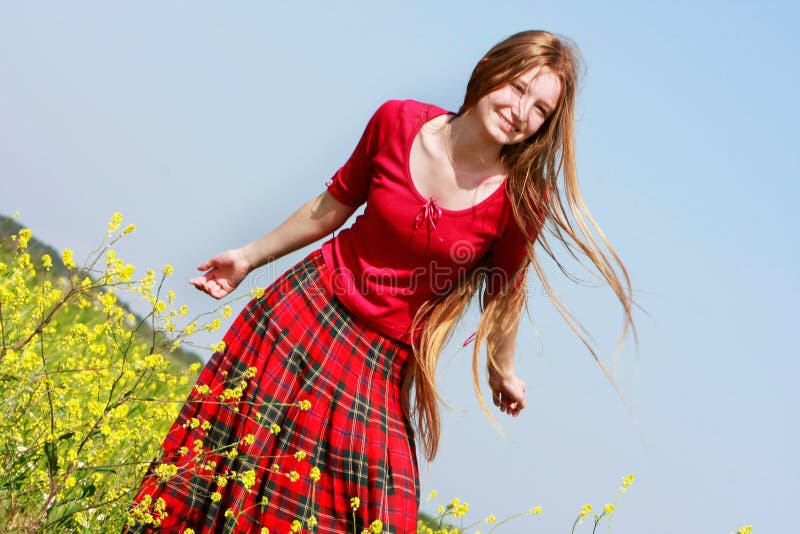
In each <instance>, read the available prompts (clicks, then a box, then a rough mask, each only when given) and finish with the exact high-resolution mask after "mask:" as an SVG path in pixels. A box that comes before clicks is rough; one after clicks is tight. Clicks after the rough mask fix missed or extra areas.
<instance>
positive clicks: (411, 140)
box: [403, 104, 508, 216]
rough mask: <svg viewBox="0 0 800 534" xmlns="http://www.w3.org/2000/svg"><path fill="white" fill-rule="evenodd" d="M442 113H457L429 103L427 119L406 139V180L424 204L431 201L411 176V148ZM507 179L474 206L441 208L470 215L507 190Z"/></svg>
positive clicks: (413, 129)
mask: <svg viewBox="0 0 800 534" xmlns="http://www.w3.org/2000/svg"><path fill="white" fill-rule="evenodd" d="M431 110H433V113H431ZM442 115H456V114H455V113H453V112H452V111H448V110H446V109H443V108H440V107H438V106H434V105H432V104H428V105H427V107H426V109H425V120H424V121H422V122H421V123H420V125H419V127H417V128H412V129H411V133H410V134H409V136H408V138H407V139H406V147H405V159H404V161H403V171H404V173H405V175H406V182H407V183H408V187H409V189H410V190H411V193H412V194H413V195H414V196H415V197H417V200H419V201H420V202H422V203H423V204H427V203H428V202H429V201H430V199H428V198H425V196H424V195H423V194H422V193H420V192H419V189H417V185H416V184H415V183H414V178H413V177H412V176H411V148H412V147H413V146H414V139H415V138H416V137H417V134H419V132H420V131H422V128H423V127H424V126H425V125H426V124H428V123H429V122H431V121H432V120H433V119H435V118H436V117H440V116H442ZM507 181H508V178H504V179H503V182H502V183H501V184H500V185H499V186H497V188H496V189H495V190H494V191H492V192H491V194H489V196H488V197H486V198H484V199H483V200H481V201H480V202H478V203H477V204H473V205H472V206H470V207H468V208H463V209H459V210H453V209H448V208H443V207H442V206H439V209H441V210H442V213H446V214H447V215H452V216H459V215H469V214H470V213H472V212H474V211H475V210H476V209H478V208H479V207H481V206H483V205H484V204H488V203H489V202H491V201H492V200H493V199H494V197H496V196H497V195H498V194H499V193H500V192H502V191H503V190H505V188H506V182H507ZM436 204H437V206H438V205H439V203H438V202H436Z"/></svg>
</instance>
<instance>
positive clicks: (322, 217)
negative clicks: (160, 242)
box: [189, 191, 356, 299]
mask: <svg viewBox="0 0 800 534" xmlns="http://www.w3.org/2000/svg"><path fill="white" fill-rule="evenodd" d="M355 210H356V208H354V207H352V206H348V205H347V204H343V203H341V202H339V201H338V200H336V199H335V198H333V197H332V196H331V195H330V193H328V192H327V191H325V192H324V193H322V194H321V195H319V196H317V197H314V198H313V199H311V200H309V201H308V202H306V203H305V204H304V205H303V206H301V207H300V209H298V210H297V211H295V212H294V213H293V214H292V215H290V216H289V218H288V219H286V220H285V221H283V223H281V224H280V226H278V227H277V228H276V229H275V230H273V231H272V232H270V233H268V234H267V235H265V236H264V237H262V238H260V239H257V240H256V241H253V242H252V243H249V244H247V245H245V246H243V247H241V248H237V249H231V250H226V251H225V252H221V253H219V254H217V255H216V256H214V257H213V258H211V259H209V260H208V261H206V262H205V263H203V264H201V265H199V266H198V267H197V269H198V270H200V271H206V273H205V274H203V275H201V276H198V277H195V278H192V279H191V280H189V283H190V284H192V285H194V286H195V287H196V288H197V289H199V290H200V291H204V292H206V293H208V294H209V295H211V296H212V297H214V298H216V299H219V298H222V297H224V296H225V295H228V294H229V293H230V292H231V291H233V290H234V289H236V287H237V286H238V285H239V284H240V283H241V282H242V280H244V278H245V277H246V276H247V275H248V274H249V273H250V272H251V271H253V270H254V269H257V268H259V267H261V266H262V265H265V264H267V263H269V262H271V261H274V260H276V259H278V258H280V257H282V256H284V255H286V254H289V253H290V252H294V251H295V250H298V249H300V248H303V247H304V246H306V245H309V244H311V243H313V242H314V241H317V240H318V239H320V238H321V237H323V236H325V235H327V234H329V233H331V232H333V231H334V230H336V229H337V228H339V227H340V226H341V225H342V224H344V222H345V221H346V220H347V219H348V218H349V217H350V215H352V214H353V212H354V211H355Z"/></svg>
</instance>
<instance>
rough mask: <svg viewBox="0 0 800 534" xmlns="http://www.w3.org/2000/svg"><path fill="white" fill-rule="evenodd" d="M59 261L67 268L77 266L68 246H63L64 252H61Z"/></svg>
mask: <svg viewBox="0 0 800 534" xmlns="http://www.w3.org/2000/svg"><path fill="white" fill-rule="evenodd" d="M61 261H62V262H63V263H64V267H66V268H67V269H74V268H75V267H77V265H76V264H75V260H74V259H73V258H72V250H70V249H68V248H65V249H64V252H62V253H61Z"/></svg>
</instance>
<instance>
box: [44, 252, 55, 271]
mask: <svg viewBox="0 0 800 534" xmlns="http://www.w3.org/2000/svg"><path fill="white" fill-rule="evenodd" d="M52 266H53V258H51V257H50V254H42V268H43V269H45V270H48V269H50V268H51V267H52Z"/></svg>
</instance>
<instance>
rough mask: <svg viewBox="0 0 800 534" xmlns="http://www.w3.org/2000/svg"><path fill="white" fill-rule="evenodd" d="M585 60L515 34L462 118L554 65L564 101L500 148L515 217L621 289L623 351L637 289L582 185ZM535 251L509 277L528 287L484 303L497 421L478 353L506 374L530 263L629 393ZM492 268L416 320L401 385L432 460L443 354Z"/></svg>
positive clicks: (470, 96)
mask: <svg viewBox="0 0 800 534" xmlns="http://www.w3.org/2000/svg"><path fill="white" fill-rule="evenodd" d="M578 62H579V55H578V52H577V48H576V47H575V46H574V45H573V44H572V43H570V42H569V41H568V40H567V39H565V38H563V37H557V36H555V35H553V34H551V33H548V32H544V31H525V32H520V33H517V34H514V35H512V36H511V37H509V38H507V39H505V40H503V41H501V42H500V43H498V44H496V45H495V46H494V47H492V49H491V50H489V52H487V53H486V55H485V56H484V57H483V58H482V59H481V60H480V61H479V62H478V64H477V65H476V66H475V69H474V70H473V72H472V75H471V76H470V79H469V82H468V84H467V90H466V94H465V96H464V102H463V104H462V106H461V108H460V110H459V115H461V114H463V113H464V112H465V111H466V110H468V109H470V108H471V107H472V106H474V105H475V104H476V103H477V102H478V100H480V99H481V98H482V97H483V96H485V95H486V94H488V93H490V92H492V91H494V90H495V89H498V88H500V87H501V86H503V85H505V84H507V83H509V82H510V81H511V80H513V79H514V78H516V77H517V76H519V75H521V74H523V73H525V72H527V71H529V70H530V69H533V68H537V67H538V68H546V69H548V70H549V71H550V72H552V73H553V74H555V75H556V76H557V77H558V78H559V80H560V81H561V95H560V98H559V102H558V104H557V106H556V108H555V110H553V113H552V114H551V115H550V117H548V119H547V120H546V121H545V122H544V124H542V126H541V127H540V128H539V130H538V131H537V132H536V133H535V134H534V135H533V136H531V137H530V138H528V139H526V140H525V141H523V142H521V143H518V144H514V145H505V146H504V147H503V148H502V150H501V152H500V161H501V163H502V164H503V166H504V168H505V169H506V175H507V179H506V180H507V183H506V188H507V191H508V195H509V199H510V201H511V206H512V211H513V214H514V219H515V221H516V223H517V224H518V225H519V227H520V228H521V229H523V230H524V231H525V232H526V235H530V234H531V233H532V232H531V229H533V230H534V231H536V230H537V229H540V228H542V226H543V225H546V228H547V230H548V231H549V232H550V233H551V234H552V235H553V236H555V238H556V239H557V240H558V241H559V242H561V243H563V244H564V245H565V248H566V249H567V250H568V251H569V252H570V254H571V255H572V257H573V258H575V259H576V260H578V261H579V262H580V258H579V257H578V255H582V256H583V257H585V258H588V259H589V261H590V262H591V263H592V264H593V265H594V267H595V269H596V271H597V272H598V273H599V275H600V277H601V279H602V280H603V281H604V282H605V283H607V284H608V285H609V287H610V288H611V289H612V290H613V292H614V294H615V295H616V297H617V298H618V299H619V301H620V303H621V304H622V307H623V312H624V324H623V328H622V334H621V336H620V345H621V343H622V341H623V340H624V338H625V336H626V335H627V333H628V330H629V329H631V331H632V332H633V335H634V339H636V330H635V327H634V324H633V318H632V314H631V311H632V307H633V298H632V288H631V283H630V278H629V276H628V272H627V270H626V269H625V266H624V265H623V264H622V261H621V260H620V259H619V257H618V256H617V254H616V253H615V252H614V249H613V247H612V246H611V244H610V243H609V242H608V240H607V239H606V237H605V235H604V234H603V232H602V230H601V229H600V227H599V226H598V225H597V223H596V222H595V220H594V218H592V216H591V214H590V213H589V210H588V209H587V208H586V205H585V204H584V202H583V199H582V198H581V194H580V190H579V188H578V177H577V170H576V164H575V139H574V133H573V130H574V120H575V118H574V117H575V100H576V93H577V85H578ZM559 176H561V177H562V180H563V187H559V184H558V179H559ZM562 197H563V200H562ZM564 200H565V201H566V209H565V205H564V203H563V202H564ZM587 220H588V221H589V223H590V224H591V226H592V227H593V228H594V230H595V231H596V232H597V235H598V236H599V238H600V240H601V241H602V244H603V245H604V246H605V249H604V248H603V247H601V245H600V243H599V242H598V240H597V239H596V238H595V237H594V236H593V235H592V233H591V231H590V229H589V226H588V225H587V222H586V221H587ZM576 228H577V231H576ZM536 241H538V242H539V243H541V244H542V248H544V250H545V252H546V253H547V254H548V256H550V257H551V258H553V260H554V261H555V262H556V264H557V265H558V266H559V268H560V269H561V271H562V272H564V273H565V274H566V275H567V276H568V277H569V278H570V279H572V280H576V279H575V277H573V276H572V275H571V274H570V273H569V272H568V271H567V270H566V268H565V267H564V266H563V265H562V264H561V263H560V262H559V261H558V260H557V259H556V258H555V255H554V254H553V251H552V249H551V247H550V246H549V244H548V243H547V240H546V238H545V236H544V232H542V231H539V232H538V235H537V238H536ZM533 245H534V242H533V241H531V242H529V243H528V250H527V257H526V258H525V260H524V261H523V262H522V264H521V265H520V266H519V268H518V272H517V276H515V277H513V278H511V280H520V279H521V283H519V284H518V285H516V284H513V283H511V284H508V283H507V284H506V286H505V287H504V288H503V289H502V290H501V291H500V292H499V293H498V294H496V295H494V296H493V297H492V298H491V299H490V300H489V301H488V302H487V303H486V306H485V309H483V313H482V316H481V319H480V323H479V325H478V330H477V333H476V336H475V344H474V348H473V354H472V376H473V386H474V388H475V394H476V395H477V397H478V400H479V401H480V404H481V407H482V408H483V411H484V413H485V414H486V416H487V417H488V418H489V420H490V421H491V422H493V423H494V418H493V417H492V415H491V413H490V412H489V408H488V406H487V405H486V402H485V401H484V400H483V395H482V392H481V387H480V377H479V362H480V351H481V347H482V345H483V343H484V342H485V343H486V345H487V352H488V356H487V366H488V367H490V368H494V369H495V370H499V369H498V366H497V364H496V362H495V358H494V353H495V349H496V347H497V346H498V344H499V343H500V342H501V341H502V340H503V339H504V338H505V337H506V336H507V334H508V333H509V332H511V331H512V330H513V328H514V327H515V325H516V324H517V322H518V321H519V318H520V315H521V313H522V309H523V307H524V306H525V304H526V298H525V296H526V293H527V291H526V283H525V279H526V275H527V273H528V270H529V268H530V267H531V266H533V269H534V271H535V272H536V275H537V276H538V278H539V280H540V281H541V283H542V286H543V288H544V290H545V291H546V292H547V294H548V296H549V297H550V300H551V302H552V303H553V305H554V306H555V308H556V309H557V310H558V312H559V313H560V314H561V316H562V317H563V318H564V319H565V320H566V321H567V323H568V324H569V326H570V328H572V330H573V331H574V332H575V333H576V335H578V337H579V338H580V339H581V341H582V342H583V343H584V345H585V346H586V347H587V348H588V350H589V351H590V352H591V354H592V356H593V357H594V359H595V361H596V362H597V364H598V365H599V366H600V368H601V369H602V371H603V373H604V374H605V375H606V377H607V378H608V380H609V381H610V382H611V384H612V386H613V387H614V388H615V390H616V391H617V393H618V394H619V395H620V397H622V393H621V391H620V390H619V388H618V387H617V385H616V383H615V382H614V379H613V378H612V376H611V375H610V373H609V372H608V371H607V369H606V368H605V366H604V365H603V363H602V361H601V360H600V359H599V357H598V356H597V354H596V352H595V350H594V349H593V348H592V346H591V344H590V343H589V342H588V341H587V338H586V336H585V335H584V333H585V330H584V329H583V327H582V326H581V325H580V324H579V323H578V321H577V320H576V319H575V317H574V316H573V315H572V313H571V312H570V311H569V310H568V309H567V308H566V307H565V306H564V305H563V304H562V303H561V302H560V301H559V299H558V298H557V297H556V296H555V295H554V293H553V291H552V289H551V287H550V284H549V282H548V281H547V279H546V277H545V275H544V272H543V271H542V268H541V266H540V264H539V262H538V260H537V257H536V255H535V254H534V250H533ZM576 253H578V254H576ZM485 265H486V262H485V259H484V261H482V262H479V263H478V264H477V265H476V266H475V268H473V270H472V271H471V273H470V275H469V276H468V277H467V278H466V279H465V280H463V281H462V282H461V283H460V284H459V285H458V286H457V287H456V288H455V289H454V290H453V291H451V292H450V293H448V294H447V295H445V296H443V297H441V298H438V299H435V300H430V301H428V302H426V303H425V304H424V305H423V306H422V307H421V308H420V309H419V311H418V312H417V314H416V316H415V318H414V323H413V325H412V332H420V334H419V335H418V336H415V337H414V338H413V341H412V348H413V359H412V361H411V362H410V364H409V369H408V372H407V373H406V377H405V380H404V383H403V399H404V410H405V412H406V415H407V416H408V417H409V418H410V419H412V420H413V421H414V424H415V427H416V431H417V434H418V436H419V439H420V441H421V443H422V445H423V449H424V451H425V457H426V458H427V459H428V461H431V460H433V458H434V457H435V456H436V452H437V449H438V445H439V438H440V434H441V419H440V415H439V406H438V402H439V401H440V400H441V397H440V395H439V392H438V390H437V388H436V383H435V378H436V366H437V364H438V361H439V355H440V354H441V352H442V349H443V348H444V346H445V344H446V343H447V342H448V340H449V339H450V336H451V335H452V333H453V330H454V326H455V325H456V323H457V322H458V320H459V318H460V317H461V316H462V315H463V314H464V312H465V311H466V309H467V307H468V305H469V303H470V301H471V300H472V298H473V296H475V295H478V296H479V297H480V296H482V295H481V289H482V288H483V287H484V285H485V281H486V280H485V279H486V270H485V269H483V268H481V267H483V266H485ZM481 300H482V299H481ZM582 332H584V333H582ZM637 344H638V341H637ZM620 345H618V348H619V346H620ZM412 385H414V386H415V391H414V403H413V406H412V405H411V400H410V393H411V386H412ZM623 399H624V398H623Z"/></svg>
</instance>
